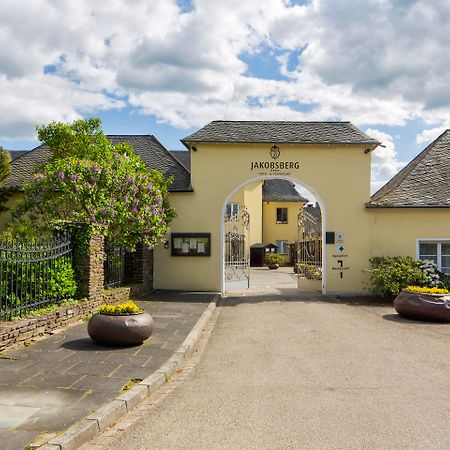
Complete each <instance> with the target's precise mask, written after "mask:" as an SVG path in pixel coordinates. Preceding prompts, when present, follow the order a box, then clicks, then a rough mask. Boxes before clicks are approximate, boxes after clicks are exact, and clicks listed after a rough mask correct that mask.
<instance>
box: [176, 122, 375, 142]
mask: <svg viewBox="0 0 450 450" xmlns="http://www.w3.org/2000/svg"><path fill="white" fill-rule="evenodd" d="M181 142H183V144H184V145H186V146H187V145H188V144H189V143H194V142H230V143H233V142H234V143H237V142H240V143H271V144H282V143H283V144H367V145H370V146H376V145H378V144H379V142H378V141H376V140H375V139H372V138H371V137H369V136H367V135H366V134H365V133H363V132H362V131H361V130H359V129H358V128H356V127H355V126H354V125H353V124H351V123H350V122H272V121H225V120H216V121H213V122H210V123H209V124H208V125H206V126H204V127H203V128H201V129H200V130H198V131H196V132H195V133H193V134H191V135H190V136H187V137H185V138H184V139H183V140H182V141H181Z"/></svg>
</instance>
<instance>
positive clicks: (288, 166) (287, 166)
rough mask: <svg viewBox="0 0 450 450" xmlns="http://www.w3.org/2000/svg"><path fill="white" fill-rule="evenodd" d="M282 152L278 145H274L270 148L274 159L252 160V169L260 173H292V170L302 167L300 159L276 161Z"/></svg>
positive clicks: (270, 153)
mask: <svg viewBox="0 0 450 450" xmlns="http://www.w3.org/2000/svg"><path fill="white" fill-rule="evenodd" d="M280 154H281V152H280V149H279V148H278V146H276V145H273V146H272V147H271V148H270V150H269V155H270V157H271V158H272V159H273V160H274V161H270V160H268V161H251V162H250V171H251V172H255V171H257V172H258V175H290V174H291V170H298V169H300V163H299V162H298V161H275V160H277V159H278V158H279V157H280Z"/></svg>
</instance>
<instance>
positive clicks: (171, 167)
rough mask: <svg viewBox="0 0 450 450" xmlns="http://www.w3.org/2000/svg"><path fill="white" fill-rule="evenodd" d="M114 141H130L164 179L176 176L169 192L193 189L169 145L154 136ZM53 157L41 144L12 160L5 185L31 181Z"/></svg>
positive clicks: (115, 140) (114, 139)
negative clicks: (36, 170) (37, 170)
mask: <svg viewBox="0 0 450 450" xmlns="http://www.w3.org/2000/svg"><path fill="white" fill-rule="evenodd" d="M108 138H109V140H110V141H111V142H112V143H113V144H118V143H122V142H128V143H129V144H130V145H131V146H132V147H133V149H134V151H135V153H136V154H137V155H139V156H140V158H141V159H142V160H143V161H144V163H145V164H146V166H147V167H148V169H149V170H151V169H157V170H159V171H160V172H162V174H163V175H164V177H165V178H167V177H169V176H170V175H173V176H174V181H173V183H172V185H171V186H170V187H169V191H190V190H192V189H191V187H190V173H189V171H188V170H187V169H186V168H185V167H184V166H183V165H182V164H180V162H179V161H178V160H177V159H176V158H174V157H173V155H171V153H170V152H169V151H168V150H166V148H165V147H164V146H163V145H162V144H161V143H160V142H159V141H158V139H156V138H155V137H154V136H151V135H111V136H108ZM50 157H51V152H50V149H49V148H48V147H47V146H45V145H43V144H42V145H40V146H39V147H36V148H35V149H33V150H31V151H29V152H27V153H26V154H24V155H22V156H20V157H18V158H16V159H14V160H13V161H11V175H10V176H9V177H8V179H7V180H6V181H5V187H8V188H13V187H15V188H17V187H21V186H22V185H23V184H24V183H25V182H27V181H30V180H31V177H32V175H33V172H34V171H35V169H36V166H37V165H39V164H42V163H45V162H46V161H47V160H48V159H49V158H50Z"/></svg>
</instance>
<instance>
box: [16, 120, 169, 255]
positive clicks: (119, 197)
mask: <svg viewBox="0 0 450 450" xmlns="http://www.w3.org/2000/svg"><path fill="white" fill-rule="evenodd" d="M37 130H38V136H39V139H40V140H41V141H42V142H43V143H45V144H47V146H48V147H49V148H50V150H51V152H52V157H51V159H50V160H49V161H48V162H47V163H45V164H44V165H42V166H41V167H39V168H38V170H37V171H36V172H35V174H34V176H33V180H32V181H31V182H30V183H28V184H26V185H25V187H24V198H23V200H22V201H21V203H20V204H19V205H18V207H17V209H16V211H15V213H14V216H15V217H16V218H18V219H20V220H21V221H22V222H29V223H32V224H33V225H34V226H35V227H40V228H49V227H51V226H52V225H54V224H55V222H56V223H57V222H71V223H87V224H91V225H92V226H93V227H94V228H97V229H98V230H100V231H101V232H103V233H104V234H105V235H106V236H107V237H110V238H113V240H114V242H116V243H117V244H120V245H123V246H124V247H126V248H128V249H130V250H133V249H134V248H135V246H136V244H137V243H138V242H142V243H143V244H145V245H149V246H154V245H155V244H156V243H157V242H158V241H159V240H161V238H162V236H163V235H164V234H165V233H166V231H167V229H168V225H169V222H170V220H171V219H172V218H173V217H174V211H173V209H172V208H171V207H170V206H169V204H168V199H167V198H168V190H167V188H168V184H169V183H170V182H171V180H164V177H163V175H162V174H161V173H160V172H158V171H156V170H152V171H149V170H148V169H147V167H146V166H145V164H144V163H143V161H142V160H141V159H140V158H139V156H137V155H136V154H135V153H134V152H133V149H132V148H131V146H130V145H129V144H116V145H113V144H112V143H111V142H110V141H109V140H108V138H107V137H106V136H105V135H104V133H103V132H102V130H101V121H100V119H88V120H79V121H76V122H74V123H73V124H63V123H56V122H53V123H51V124H49V125H46V126H42V127H38V128H37Z"/></svg>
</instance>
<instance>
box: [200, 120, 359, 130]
mask: <svg viewBox="0 0 450 450" xmlns="http://www.w3.org/2000/svg"><path fill="white" fill-rule="evenodd" d="M214 122H235V123H243V122H245V123H351V122H350V121H349V120H212V121H211V122H209V123H214ZM358 131H359V130H358Z"/></svg>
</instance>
